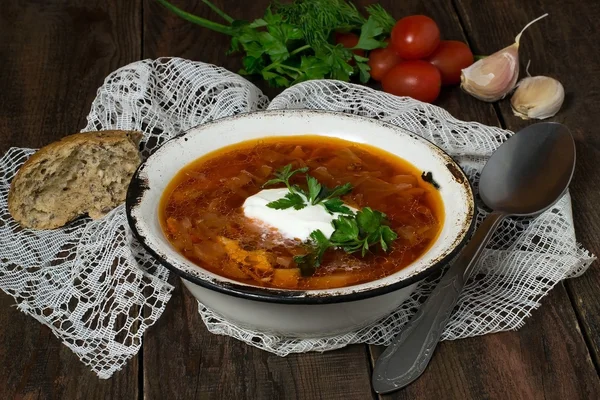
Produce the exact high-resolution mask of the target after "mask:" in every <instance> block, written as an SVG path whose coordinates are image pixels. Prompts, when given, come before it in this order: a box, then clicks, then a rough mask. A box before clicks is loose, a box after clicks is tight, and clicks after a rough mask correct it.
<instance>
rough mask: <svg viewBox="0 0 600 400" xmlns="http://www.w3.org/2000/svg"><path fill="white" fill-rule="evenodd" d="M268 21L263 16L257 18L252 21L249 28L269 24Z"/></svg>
mask: <svg viewBox="0 0 600 400" xmlns="http://www.w3.org/2000/svg"><path fill="white" fill-rule="evenodd" d="M235 22H236V21H234V23H235ZM267 25H268V23H267V21H265V20H264V19H262V18H258V19H255V20H254V21H253V22H252V23H250V24H249V25H248V27H249V28H262V27H263V26H267Z"/></svg>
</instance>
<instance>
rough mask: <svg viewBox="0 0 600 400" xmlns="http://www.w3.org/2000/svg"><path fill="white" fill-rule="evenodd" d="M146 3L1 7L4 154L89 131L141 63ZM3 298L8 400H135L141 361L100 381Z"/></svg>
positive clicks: (2, 389)
mask: <svg viewBox="0 0 600 400" xmlns="http://www.w3.org/2000/svg"><path fill="white" fill-rule="evenodd" d="M140 11H141V3H140V2H139V1H130V2H123V3H120V2H119V3H117V2H109V3H107V2H104V1H100V0H97V1H96V0H94V1H91V0H77V1H70V2H68V4H67V3H66V2H63V1H44V2H40V1H18V2H5V3H4V4H3V6H2V8H1V9H0V37H1V38H2V40H0V59H1V60H3V63H2V79H0V93H2V95H1V96H0V151H2V152H4V151H5V150H6V149H8V148H9V147H11V146H26V147H39V146H42V145H44V144H47V143H49V142H51V141H53V140H55V139H58V138H60V137H62V136H65V135H67V134H71V133H75V132H77V131H78V130H80V129H82V128H83V127H84V126H85V116H86V115H87V113H88V111H89V108H90V104H91V101H92V99H93V98H94V97H95V94H96V89H97V88H98V86H99V85H101V84H102V81H103V79H104V77H105V76H106V75H107V74H108V73H109V72H110V71H112V70H114V69H115V68H117V67H119V66H121V65H124V64H126V63H129V62H131V61H133V60H135V59H138V58H139V57H140V52H141V44H140V43H141V38H140V36H141V26H140V20H141V15H140ZM12 304H14V301H13V299H12V298H10V297H9V296H7V295H5V294H3V293H2V294H0V326H1V327H2V329H0V343H2V345H1V346H0V365H1V367H0V381H1V382H2V384H1V385H0V398H2V399H12V398H59V399H60V398H64V399H81V398H86V399H91V398H99V399H105V398H124V399H125V398H127V399H132V398H136V397H137V394H138V362H137V358H134V359H133V360H131V361H130V362H129V363H128V364H127V366H126V367H125V368H124V370H122V371H120V372H117V373H116V374H115V375H114V376H113V378H112V379H110V380H100V379H98V378H97V377H96V375H95V374H94V373H92V372H90V371H89V369H88V368H87V367H86V366H85V365H84V364H82V363H81V362H80V361H79V359H78V358H77V356H76V355H75V354H73V353H72V352H71V350H69V349H68V348H67V347H66V346H64V345H63V344H62V343H61V342H60V341H59V340H58V339H57V338H56V337H55V336H54V335H53V334H52V332H51V331H50V330H49V329H48V328H46V327H44V326H42V325H40V323H39V322H37V321H36V320H34V319H33V318H30V317H28V316H26V315H25V314H22V313H20V312H19V311H18V310H17V309H16V308H15V307H12V306H11V305H12Z"/></svg>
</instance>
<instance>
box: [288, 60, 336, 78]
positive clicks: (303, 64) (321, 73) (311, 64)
mask: <svg viewBox="0 0 600 400" xmlns="http://www.w3.org/2000/svg"><path fill="white" fill-rule="evenodd" d="M300 69H301V70H302V71H303V74H302V75H301V76H300V77H299V78H298V79H297V80H296V82H295V83H298V82H301V81H306V80H309V79H323V78H325V75H327V74H329V72H330V71H331V67H330V66H329V65H328V64H327V63H326V62H325V61H324V60H323V59H321V58H319V57H316V56H302V57H301V61H300Z"/></svg>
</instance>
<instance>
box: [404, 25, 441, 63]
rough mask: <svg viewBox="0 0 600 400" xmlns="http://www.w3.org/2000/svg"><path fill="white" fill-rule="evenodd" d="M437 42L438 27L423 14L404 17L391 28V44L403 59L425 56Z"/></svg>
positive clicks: (438, 39) (434, 47) (438, 40)
mask: <svg viewBox="0 0 600 400" xmlns="http://www.w3.org/2000/svg"><path fill="white" fill-rule="evenodd" d="M439 43H440V29H439V28H438V26H437V24H436V23H435V21H434V20H432V19H431V18H429V17H427V16H425V15H412V16H410V17H404V18H402V19H401V20H399V21H398V22H396V25H394V28H393V29H392V46H394V49H396V52H398V54H399V55H400V57H402V59H404V60H418V59H421V58H425V57H427V56H429V55H430V54H431V53H433V52H434V51H435V49H436V47H437V46H438V44H439Z"/></svg>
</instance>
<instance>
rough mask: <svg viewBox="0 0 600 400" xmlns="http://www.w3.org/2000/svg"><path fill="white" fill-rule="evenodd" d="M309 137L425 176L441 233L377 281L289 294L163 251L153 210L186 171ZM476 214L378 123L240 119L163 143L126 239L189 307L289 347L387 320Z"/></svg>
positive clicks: (459, 175) (280, 114)
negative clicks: (440, 208)
mask: <svg viewBox="0 0 600 400" xmlns="http://www.w3.org/2000/svg"><path fill="white" fill-rule="evenodd" d="M307 134H310V135H320V136H324V137H336V138H340V139H345V140H348V141H352V142H356V143H368V144H370V145H372V146H375V147H379V148H381V149H384V150H386V151H388V152H390V153H393V154H395V155H397V156H399V157H401V158H403V159H405V160H407V161H408V162H410V163H411V164H413V165H415V166H416V167H417V168H419V169H420V170H422V171H424V172H431V173H432V176H433V179H434V180H435V181H436V182H437V183H438V184H439V191H440V193H441V196H442V200H443V203H444V208H445V220H444V224H443V229H442V232H441V233H440V235H439V237H438V239H437V240H436V242H435V243H434V244H433V245H432V246H431V248H430V249H429V250H428V251H427V252H426V253H425V254H423V256H421V257H420V258H419V259H418V260H416V261H415V262H413V263H412V264H411V265H409V266H407V267H406V268H404V269H402V270H400V271H398V272H396V273H395V274H393V275H390V276H387V277H385V278H383V279H379V280H376V281H372V282H368V283H363V284H360V285H355V286H350V287H345V288H339V289H329V290H307V291H294V290H279V289H270V288H260V287H256V286H251V285H245V284H242V283H239V282H236V281H233V280H231V279H227V278H224V277H222V276H219V275H216V274H213V273H211V272H209V271H208V270H205V269H203V268H201V267H199V266H197V265H195V264H193V263H191V262H190V261H188V260H187V259H186V258H185V257H183V256H182V255H180V254H179V253H178V252H177V251H176V250H175V248H173V247H172V246H171V244H170V243H169V241H168V240H167V239H166V237H165V236H164V234H163V232H162V230H161V226H160V223H159V220H158V207H159V202H160V198H161V196H162V194H163V191H164V189H165V188H166V186H167V184H168V183H169V182H170V181H171V179H172V178H173V177H174V176H175V175H176V174H177V172H178V171H180V170H181V169H182V168H183V167H184V166H186V165H187V164H188V163H190V162H192V161H194V160H196V159H197V158H199V157H201V156H203V155H204V154H206V153H209V152H212V151H214V150H217V149H219V148H221V147H223V146H227V145H231V144H235V143H239V142H243V141H247V140H252V139H259V138H264V137H268V136H294V135H307ZM474 209H475V207H474V200H473V193H472V190H471V186H470V185H469V182H468V180H467V177H466V176H465V174H464V173H463V171H462V170H461V169H460V167H459V166H458V165H457V164H456V163H455V162H454V161H453V160H452V159H451V158H450V157H449V156H448V155H446V154H445V153H444V152H443V151H442V150H440V149H439V148H438V147H436V146H435V145H433V144H432V143H430V142H428V141H427V140H425V139H423V138H421V137H419V136H417V135H415V134H413V133H411V132H408V131H406V130H404V129H402V128H399V127H397V126H394V125H390V124H387V123H384V122H381V121H378V120H374V119H369V118H363V117H357V116H354V115H349V114H341V113H331V112H321V111H309V110H285V111H263V112H255V113H249V114H242V115H238V116H235V117H231V118H224V119H221V120H217V121H214V122H211V123H208V124H204V125H201V126H198V127H196V128H193V129H191V130H189V131H188V132H186V133H185V134H184V135H181V136H178V137H176V138H174V139H172V140H170V141H168V142H167V143H165V144H164V145H163V146H162V147H160V148H159V149H158V150H157V151H156V152H155V153H154V154H153V155H151V156H150V157H149V158H148V159H147V160H146V161H145V162H144V163H142V165H141V166H140V167H139V169H138V170H137V172H136V173H135V175H134V177H133V179H132V182H131V184H130V187H129V192H128V195H127V217H128V220H129V224H130V226H131V228H132V230H133V233H134V235H135V236H136V237H137V238H138V239H139V240H140V242H141V243H142V244H143V246H144V247H145V248H146V249H147V250H148V251H149V252H150V253H151V254H152V255H153V256H154V257H156V258H157V259H158V260H159V261H160V262H161V263H162V264H164V265H165V266H166V267H168V268H169V269H170V270H171V271H173V272H175V273H176V274H178V275H179V276H180V277H181V278H182V280H183V283H184V284H185V286H186V287H187V288H188V290H189V291H190V292H191V293H192V294H193V295H194V297H196V298H197V299H198V300H199V301H200V302H201V303H202V304H204V305H205V306H207V307H209V308H210V309H212V310H213V311H214V312H216V313H218V314H220V315H221V316H223V317H224V318H226V319H228V320H230V321H232V322H234V323H235V324H238V325H239V326H243V327H245V328H248V329H252V330H255V331H260V332H267V333H272V334H277V335H283V336H289V337H324V336H331V335H335V334H340V333H345V332H350V331H353V330H356V329H359V328H361V327H364V326H366V325H368V324H370V323H373V322H375V321H376V320H378V319H380V318H382V317H384V316H386V315H388V314H390V313H391V312H392V311H393V310H394V309H396V308H397V307H398V306H399V305H400V304H401V303H402V302H403V301H404V300H406V299H407V298H408V297H409V296H410V294H411V293H412V291H413V290H414V289H415V287H416V285H417V283H418V282H419V281H420V280H422V279H423V278H425V277H426V276H427V275H429V274H431V273H432V272H434V271H436V270H438V269H439V268H441V266H442V265H444V263H446V262H447V261H448V260H449V259H450V258H451V257H452V256H453V255H454V254H455V253H456V252H457V251H458V249H459V248H460V247H461V246H462V244H463V243H464V242H465V241H466V239H467V237H468V235H469V234H470V231H471V228H472V225H473V220H474V216H473V213H474Z"/></svg>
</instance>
